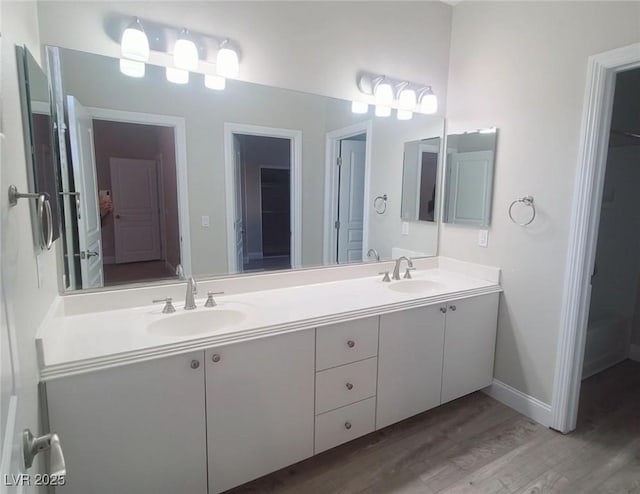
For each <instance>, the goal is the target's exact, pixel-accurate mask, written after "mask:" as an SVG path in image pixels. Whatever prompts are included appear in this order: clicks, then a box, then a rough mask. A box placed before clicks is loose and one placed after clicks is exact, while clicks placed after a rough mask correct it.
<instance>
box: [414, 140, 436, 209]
mask: <svg viewBox="0 0 640 494" xmlns="http://www.w3.org/2000/svg"><path fill="white" fill-rule="evenodd" d="M438 152H439V148H438V145H430V144H421V145H420V178H419V180H418V187H419V191H418V197H419V198H420V200H419V203H418V220H419V221H435V219H434V218H435V203H436V178H437V176H438Z"/></svg>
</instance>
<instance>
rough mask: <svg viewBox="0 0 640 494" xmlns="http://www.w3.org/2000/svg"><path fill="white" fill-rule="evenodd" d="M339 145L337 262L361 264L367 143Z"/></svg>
mask: <svg viewBox="0 0 640 494" xmlns="http://www.w3.org/2000/svg"><path fill="white" fill-rule="evenodd" d="M340 146H341V149H340V157H341V158H342V163H341V165H340V191H339V194H338V225H337V227H338V228H337V230H338V262H339V263H346V262H358V261H362V234H363V225H364V171H365V158H366V142H365V141H349V140H343V141H341V143H340Z"/></svg>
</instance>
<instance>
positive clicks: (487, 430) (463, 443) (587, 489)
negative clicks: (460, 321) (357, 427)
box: [229, 360, 640, 494]
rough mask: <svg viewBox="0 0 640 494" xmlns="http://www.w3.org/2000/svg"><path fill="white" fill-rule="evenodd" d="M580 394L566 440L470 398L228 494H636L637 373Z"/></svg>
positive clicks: (613, 377)
mask: <svg viewBox="0 0 640 494" xmlns="http://www.w3.org/2000/svg"><path fill="white" fill-rule="evenodd" d="M582 389H583V391H582V395H581V402H580V403H581V404H580V416H579V420H578V428H577V430H576V431H575V432H573V433H572V434H568V435H562V434H560V433H557V432H554V431H552V430H550V429H547V428H545V427H543V426H541V425H539V424H536V423H535V422H532V421H531V420H529V419H527V418H526V417H523V416H522V415H520V414H518V413H517V412H515V411H513V410H511V409H510V408H507V407H506V406H504V405H502V404H500V403H498V402H496V401H494V400H492V399H491V398H489V397H488V396H486V395H484V394H482V393H474V394H472V395H469V396H467V397H464V398H461V399H459V400H456V401H455V402H452V403H449V404H447V405H444V406H442V407H439V408H437V409H435V410H431V411H429V412H426V413H424V414H421V415H418V416H416V417H414V418H412V419H409V420H406V421H404V422H402V423H400V424H396V425H393V426H391V427H388V428H386V429H384V430H381V431H378V432H375V433H373V434H370V435H368V436H366V437H363V438H360V439H358V440H356V441H353V442H351V443H349V444H346V445H343V446H341V447H338V448H335V449H333V450H330V451H327V452H326V453H323V454H321V455H318V456H315V457H313V458H310V459H308V460H306V461H303V462H301V463H298V464H296V465H293V466H291V467H289V468H285V469H283V470H280V471H279V472H275V473H273V474H271V475H268V476H266V477H263V478H261V479H258V480H256V481H254V482H251V483H249V484H246V485H244V486H241V487H238V488H236V489H234V490H232V491H229V493H231V492H232V493H233V494H240V493H278V494H285V493H286V494H293V493H295V494H316V493H317V494H355V493H363V494H364V493H366V494H392V493H393V494H434V493H446V494H454V493H455V494H463V493H464V494H515V493H518V494H541V493H549V494H550V493H554V494H558V493H563V494H583V493H585V494H586V493H598V494H600V493H604V494H613V493H634V494H640V363H636V362H632V361H629V360H627V361H625V362H623V363H621V364H619V365H617V366H615V367H613V368H611V369H609V370H607V371H605V372H603V373H601V374H598V375H596V376H593V377H591V378H590V379H588V380H586V381H585V382H584V383H583V388H582Z"/></svg>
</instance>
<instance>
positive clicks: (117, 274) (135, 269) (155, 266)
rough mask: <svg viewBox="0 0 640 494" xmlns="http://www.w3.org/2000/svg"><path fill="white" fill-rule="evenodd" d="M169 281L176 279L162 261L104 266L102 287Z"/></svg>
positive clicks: (173, 272) (173, 273)
mask: <svg viewBox="0 0 640 494" xmlns="http://www.w3.org/2000/svg"><path fill="white" fill-rule="evenodd" d="M170 279H178V277H177V276H176V274H175V271H172V270H171V268H169V267H168V266H167V265H166V263H165V262H164V261H147V262H132V263H126V264H105V265H104V286H114V285H122V284H125V283H139V282H142V281H156V280H170Z"/></svg>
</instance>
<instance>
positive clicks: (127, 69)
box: [120, 58, 145, 78]
mask: <svg viewBox="0 0 640 494" xmlns="http://www.w3.org/2000/svg"><path fill="white" fill-rule="evenodd" d="M144 71H145V65H144V62H136V61H135V60H127V59H126V58H121V59H120V72H122V73H123V74H124V75H128V76H129V77H138V78H139V77H144Z"/></svg>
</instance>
